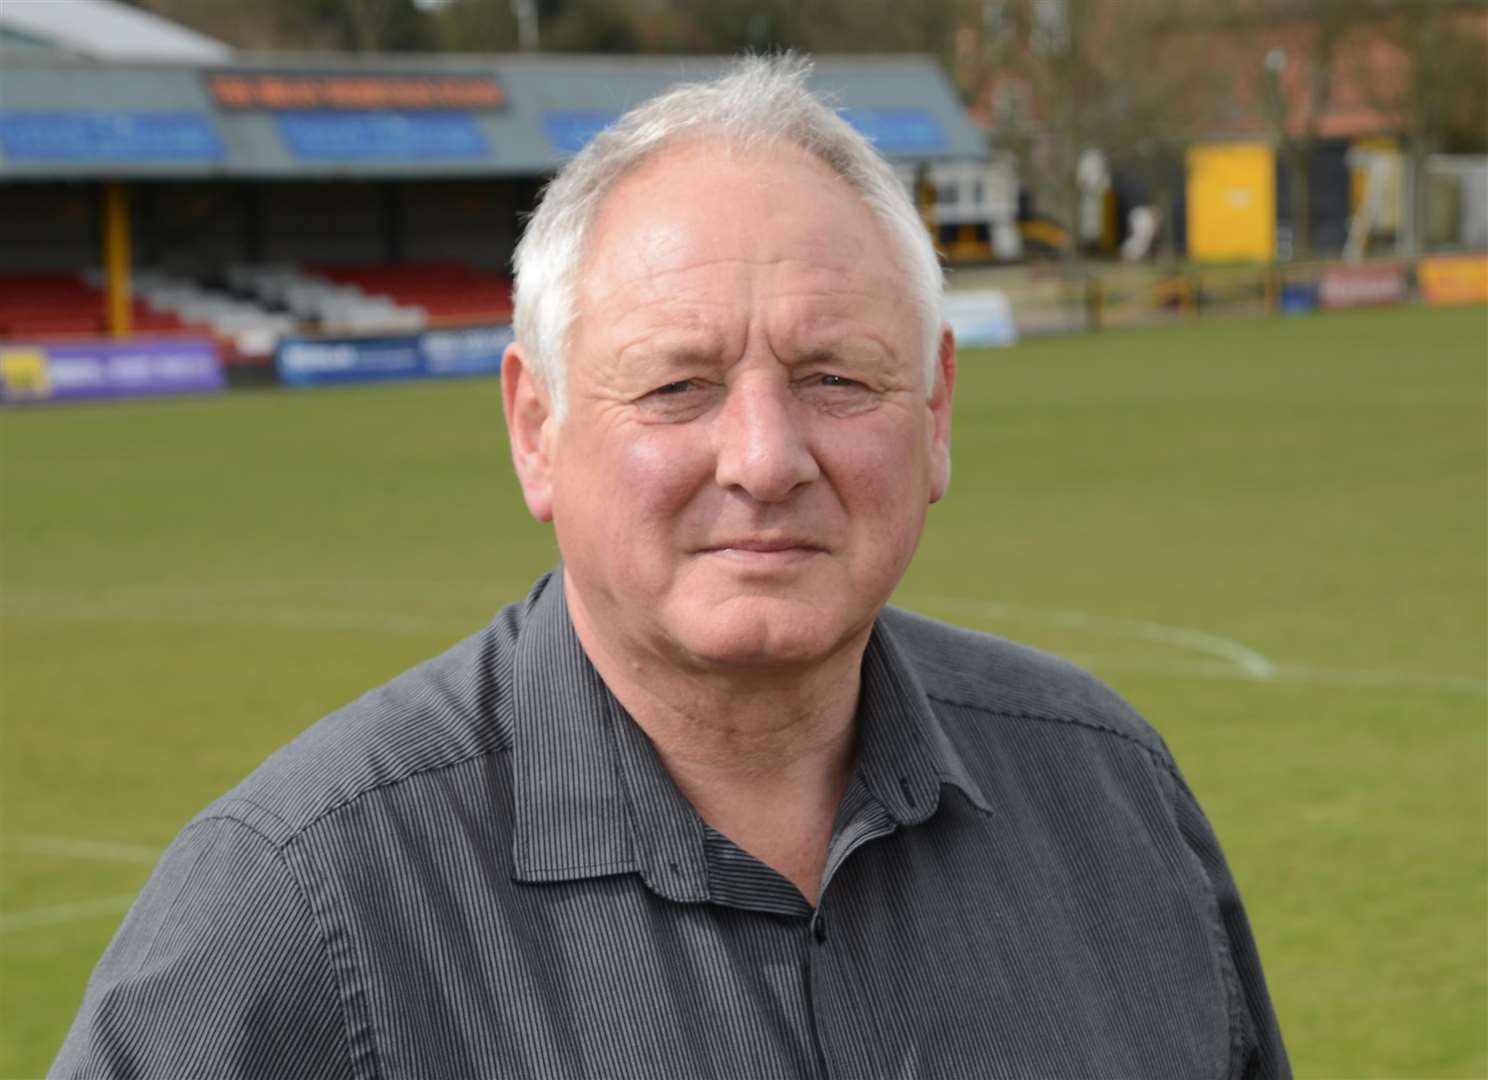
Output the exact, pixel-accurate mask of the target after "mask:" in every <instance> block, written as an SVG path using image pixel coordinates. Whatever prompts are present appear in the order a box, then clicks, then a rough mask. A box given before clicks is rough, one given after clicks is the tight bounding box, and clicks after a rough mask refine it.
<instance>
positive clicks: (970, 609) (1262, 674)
mask: <svg viewBox="0 0 1488 1080" xmlns="http://www.w3.org/2000/svg"><path fill="white" fill-rule="evenodd" d="M924 602H925V603H926V604H929V605H931V606H934V607H939V608H944V609H946V610H949V611H961V612H964V613H966V614H971V615H981V616H983V617H985V618H992V619H995V618H1000V617H1013V618H1018V619H1023V620H1025V621H1028V622H1041V623H1044V624H1046V625H1049V626H1067V627H1073V628H1076V629H1086V630H1107V631H1110V632H1112V633H1115V634H1116V635H1118V636H1121V637H1128V638H1136V639H1139V640H1142V641H1158V642H1162V643H1163V644H1166V645H1177V646H1178V647H1179V648H1183V649H1191V650H1194V651H1196V652H1201V653H1203V654H1205V655H1206V656H1214V657H1218V658H1219V659H1221V660H1224V661H1227V662H1228V663H1230V664H1231V665H1233V666H1234V667H1235V668H1236V669H1237V670H1239V671H1241V672H1243V673H1244V674H1245V676H1246V677H1247V678H1250V679H1256V680H1259V681H1261V682H1267V681H1270V680H1271V679H1274V678H1276V664H1275V663H1273V662H1272V661H1271V660H1270V659H1269V658H1267V657H1266V656H1263V655H1262V654H1261V653H1259V652H1257V651H1256V650H1255V649H1252V648H1250V646H1248V645H1242V644H1241V643H1240V642H1238V641H1235V640H1233V639H1232V638H1227V637H1220V636H1219V635H1218V634H1211V633H1208V632H1207V631H1204V630H1195V629H1193V628H1192V627H1189V626H1169V625H1168V624H1166V623H1156V622H1147V621H1145V620H1142V619H1114V618H1109V617H1107V616H1104V615H1090V614H1088V613H1086V612H1083V611H1054V610H1049V609H1044V608H1020V607H1016V606H1014V605H1012V604H999V603H993V602H990V601H985V600H966V599H957V598H954V597H948V596H927V597H925V598H924Z"/></svg>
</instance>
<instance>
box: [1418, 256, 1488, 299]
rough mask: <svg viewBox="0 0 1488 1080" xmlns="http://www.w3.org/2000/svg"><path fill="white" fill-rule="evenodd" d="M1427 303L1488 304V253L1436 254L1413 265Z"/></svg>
mask: <svg viewBox="0 0 1488 1080" xmlns="http://www.w3.org/2000/svg"><path fill="white" fill-rule="evenodd" d="M1416 279H1417V280H1418V281H1419V282H1420V285H1421V296H1422V298H1423V299H1425V301H1426V302H1427V303H1428V304H1436V305H1443V306H1445V305H1452V304H1483V303H1488V255H1437V256H1433V257H1432V258H1429V259H1422V260H1421V261H1420V262H1419V263H1418V264H1416Z"/></svg>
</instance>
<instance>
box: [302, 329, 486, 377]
mask: <svg viewBox="0 0 1488 1080" xmlns="http://www.w3.org/2000/svg"><path fill="white" fill-rule="evenodd" d="M511 340H512V331H511V327H509V326H471V327H462V328H460V329H458V330H426V331H424V332H423V333H421V334H400V335H397V336H391V337H375V338H369V337H361V338H355V337H343V338H312V337H286V338H283V339H282V340H281V341H280V342H279V347H278V349H276V350H275V352H274V368H275V370H276V371H277V372H278V374H279V381H280V382H282V383H284V384H285V385H287V386H326V385H332V384H335V383H356V382H380V381H387V380H392V379H425V378H442V377H446V376H451V375H491V374H496V373H498V372H500V370H501V356H502V353H504V352H505V351H506V347H507V345H509V344H511Z"/></svg>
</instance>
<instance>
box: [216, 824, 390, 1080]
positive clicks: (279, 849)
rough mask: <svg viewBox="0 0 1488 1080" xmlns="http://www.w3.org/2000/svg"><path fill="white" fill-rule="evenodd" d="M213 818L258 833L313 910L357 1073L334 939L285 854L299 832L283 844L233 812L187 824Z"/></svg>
mask: <svg viewBox="0 0 1488 1080" xmlns="http://www.w3.org/2000/svg"><path fill="white" fill-rule="evenodd" d="M241 801H243V802H245V803H248V805H250V806H252V807H254V808H255V809H258V810H261V811H263V813H265V814H267V815H268V816H269V817H271V818H273V819H274V820H276V821H280V822H283V821H284V819H283V818H281V817H280V816H279V815H278V814H276V813H274V812H273V811H272V810H268V809H266V808H264V807H262V806H259V805H258V804H257V803H255V802H253V801H252V800H250V799H243V800H241ZM209 821H226V822H229V823H230V824H233V825H236V826H238V827H239V828H242V829H246V830H247V831H248V832H250V833H252V834H253V835H254V836H256V837H258V838H259V839H260V840H262V841H263V843H264V845H265V846H266V847H267V848H268V849H269V851H270V852H272V853H273V856H274V858H275V860H277V861H278V863H279V865H280V866H281V867H282V868H283V869H284V874H285V877H287V878H288V879H289V882H290V884H291V885H292V886H293V887H294V891H295V893H296V895H298V896H299V898H300V903H302V904H304V905H305V911H306V912H308V913H309V915H310V921H311V923H313V924H314V926H315V936H316V937H317V938H318V939H319V941H320V951H321V955H322V957H324V959H325V965H326V970H327V971H328V972H330V976H331V982H332V983H333V984H334V985H335V987H336V1003H337V1004H338V1005H339V1006H340V1008H341V1038H342V1040H343V1042H344V1044H345V1050H346V1059H347V1063H348V1064H350V1065H351V1067H352V1071H353V1073H355V1071H356V1064H355V1061H354V1059H353V1057H352V1052H351V1047H352V1040H351V1016H350V1014H349V1013H348V1012H347V1010H346V987H345V985H344V983H343V981H342V978H341V974H340V972H338V971H337V970H336V965H335V963H334V962H333V961H332V959H331V943H330V939H329V938H328V937H327V935H326V927H325V924H324V922H323V921H322V920H321V918H320V914H319V912H317V911H316V909H315V904H314V903H312V902H311V900H310V894H309V892H308V891H307V890H306V889H305V883H304V882H303V881H301V880H300V875H299V874H298V873H296V872H295V868H294V866H292V865H291V864H290V861H289V860H288V859H287V858H285V856H284V849H285V848H286V847H287V846H288V845H289V843H290V841H292V840H294V839H295V836H297V835H298V834H294V835H292V836H290V837H289V838H288V839H286V840H285V841H284V843H283V844H280V843H279V842H278V841H276V840H274V839H273V838H272V837H270V836H267V835H265V834H264V833H263V831H262V830H260V829H259V828H258V827H257V826H256V825H254V824H253V823H252V822H249V821H244V820H243V819H242V818H240V817H235V816H234V815H232V814H222V813H218V814H208V815H206V816H204V817H199V818H197V819H196V820H195V821H193V822H192V823H191V824H190V825H189V826H187V828H188V829H194V828H195V827H196V826H197V825H201V824H205V823H207V822H209ZM286 824H287V823H286ZM374 1072H375V1069H374Z"/></svg>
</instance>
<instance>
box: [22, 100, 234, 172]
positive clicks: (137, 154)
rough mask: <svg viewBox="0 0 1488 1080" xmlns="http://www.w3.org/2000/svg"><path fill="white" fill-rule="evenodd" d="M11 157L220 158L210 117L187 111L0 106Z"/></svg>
mask: <svg viewBox="0 0 1488 1080" xmlns="http://www.w3.org/2000/svg"><path fill="white" fill-rule="evenodd" d="M0 147H3V148H4V150H5V154H6V156H7V157H9V158H10V159H11V160H13V161H136V162H170V161H190V162H201V161H221V160H222V156H223V148H222V140H221V139H220V138H218V136H217V129H216V128H215V127H213V125H212V121H211V119H210V118H208V117H206V116H203V115H201V114H200V113H189V112H180V113H173V112H10V111H4V112H0Z"/></svg>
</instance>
